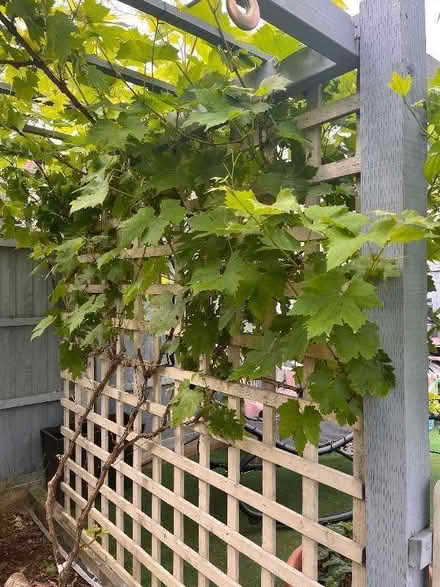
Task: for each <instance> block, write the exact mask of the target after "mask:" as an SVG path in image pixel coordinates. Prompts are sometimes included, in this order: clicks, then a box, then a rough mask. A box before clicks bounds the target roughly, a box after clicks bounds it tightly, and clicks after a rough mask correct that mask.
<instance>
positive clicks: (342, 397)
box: [308, 363, 361, 426]
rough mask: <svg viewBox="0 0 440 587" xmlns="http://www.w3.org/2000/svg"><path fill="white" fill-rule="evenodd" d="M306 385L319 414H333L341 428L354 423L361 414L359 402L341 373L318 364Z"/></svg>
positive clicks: (323, 364)
mask: <svg viewBox="0 0 440 587" xmlns="http://www.w3.org/2000/svg"><path fill="white" fill-rule="evenodd" d="M308 384H309V393H310V397H311V398H312V400H313V401H315V402H316V403H318V404H319V409H320V411H321V413H323V414H325V415H329V414H334V415H335V416H336V419H337V421H338V423H339V424H340V425H341V426H345V425H347V424H348V425H350V426H351V425H353V424H354V423H355V421H356V419H357V417H358V416H359V415H360V413H361V406H360V401H359V399H358V398H357V397H356V396H354V394H353V389H352V388H351V386H350V383H349V381H348V379H347V377H346V376H345V374H344V373H343V372H341V371H340V370H332V369H330V368H329V367H328V366H327V365H326V364H325V363H320V364H318V366H317V367H316V369H315V370H314V371H313V373H312V374H311V376H310V378H309V381H308Z"/></svg>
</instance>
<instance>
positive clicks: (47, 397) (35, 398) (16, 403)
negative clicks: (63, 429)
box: [0, 391, 62, 411]
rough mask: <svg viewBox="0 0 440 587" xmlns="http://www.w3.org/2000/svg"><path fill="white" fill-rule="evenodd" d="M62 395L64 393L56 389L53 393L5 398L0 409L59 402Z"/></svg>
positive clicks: (0, 402) (0, 404)
mask: <svg viewBox="0 0 440 587" xmlns="http://www.w3.org/2000/svg"><path fill="white" fill-rule="evenodd" d="M61 397H62V393H61V392H59V391H54V392H52V393H41V394H39V395H28V396H25V397H13V398H12V399H5V400H2V401H0V411H1V410H10V409H12V408H23V407H24V406H35V405H37V404H48V403H50V402H58V401H59V400H60V399H61Z"/></svg>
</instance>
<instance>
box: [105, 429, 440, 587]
mask: <svg viewBox="0 0 440 587" xmlns="http://www.w3.org/2000/svg"><path fill="white" fill-rule="evenodd" d="M429 436H430V444H431V450H433V451H437V452H438V453H439V454H431V471H432V474H431V496H432V488H433V486H434V484H435V482H436V481H438V480H440V428H435V429H434V430H432V431H430V434H429ZM212 458H213V459H214V460H218V461H225V460H226V454H225V451H215V452H213V453H212ZM320 462H321V463H322V464H325V465H327V466H329V467H332V468H335V469H338V470H340V471H344V472H346V473H351V471H352V465H351V463H350V461H348V460H347V459H346V458H344V457H342V456H340V455H338V454H330V455H326V456H323V457H321V459H320ZM144 472H145V473H146V474H147V475H151V470H150V469H149V468H146V469H145V471H144ZM162 483H163V485H164V486H165V487H167V488H168V489H170V490H172V489H173V468H172V467H171V466H170V465H167V464H164V465H163V466H162ZM241 483H242V484H244V485H246V486H247V487H249V488H251V489H253V490H254V491H258V492H261V472H258V471H256V472H252V473H247V474H246V475H245V476H243V477H242V479H241ZM301 495H302V491H301V477H300V476H299V475H296V474H295V473H292V472H290V471H287V470H286V469H281V468H278V469H277V501H278V502H279V503H281V504H283V505H285V506H287V507H289V508H291V509H293V510H295V511H298V512H300V511H301ZM125 497H126V499H128V500H129V501H131V500H132V490H131V487H130V486H129V485H127V486H126V491H125ZM185 499H187V500H188V501H190V502H191V503H194V504H197V500H198V480H197V479H196V478H195V477H193V476H192V475H189V474H187V473H186V474H185ZM161 503H162V506H161V523H162V526H163V527H164V528H166V529H167V530H169V531H170V532H172V531H173V508H172V507H171V506H170V505H168V504H167V503H166V502H164V501H162V502H161ZM319 505H320V515H321V516H327V515H331V514H335V513H338V512H345V511H348V510H350V509H351V507H352V500H351V499H350V498H349V497H348V496H346V495H345V494H343V493H341V492H339V491H336V490H334V489H331V488H329V487H326V486H325V485H320V488H319ZM142 509H143V511H144V512H145V513H146V514H147V515H148V516H151V494H149V493H148V492H147V491H145V490H144V491H143V493H142ZM226 509H227V496H226V494H225V493H223V492H222V491H220V490H218V489H216V488H215V487H211V492H210V513H211V515H212V516H214V517H216V518H217V519H218V520H220V521H221V522H223V523H226ZM109 514H110V518H111V519H112V521H114V516H115V510H114V507H112V504H110V508H109ZM124 526H125V532H126V534H128V535H129V536H132V520H131V518H130V517H129V516H128V515H125V523H124ZM240 533H241V534H242V535H243V536H245V537H246V538H248V539H249V540H252V541H253V542H255V543H257V544H261V523H259V522H258V523H255V522H252V521H250V520H249V518H248V516H247V515H246V514H244V513H243V512H241V511H240ZM184 536H185V543H186V544H187V545H188V546H190V547H191V548H193V549H194V550H197V549H198V526H197V524H196V523H195V522H194V521H192V520H190V519H189V518H187V517H184ZM300 542H301V536H300V535H299V534H298V533H297V532H294V531H293V530H287V529H282V528H280V527H278V529H277V556H278V557H279V558H281V559H282V560H287V559H288V557H289V555H290V553H291V552H292V550H293V549H294V548H296V546H298V545H299V544H300ZM111 546H112V550H114V549H115V544H114V541H112V542H111ZM142 546H143V548H144V549H145V550H146V552H148V553H151V534H150V533H149V532H147V531H146V530H144V529H142ZM161 555H162V559H161V564H162V565H163V566H164V567H165V568H166V569H167V570H168V571H170V572H172V568H173V567H172V565H173V553H172V551H171V550H170V549H169V548H168V547H166V546H165V545H162V551H161ZM210 561H211V563H213V564H214V565H215V566H217V567H218V568H219V569H221V570H222V571H224V572H226V564H227V548H226V544H225V543H224V542H223V541H222V540H221V539H220V538H218V537H217V536H214V535H212V534H211V535H210ZM125 563H126V568H127V569H130V568H131V566H132V560H131V555H130V554H129V553H127V554H126V561H125ZM260 574H261V571H260V566H259V565H258V564H257V563H255V562H253V561H251V560H250V559H248V558H247V557H245V556H244V555H240V585H242V586H243V587H255V586H256V585H259V584H260ZM184 584H185V586H186V587H195V586H196V585H197V573H196V571H195V570H194V569H193V567H191V566H190V565H189V564H187V563H186V562H185V563H184ZM275 584H276V586H277V587H281V586H282V585H283V583H282V582H281V581H276V583H275ZM142 585H143V587H149V586H150V585H151V575H150V572H149V571H148V570H147V569H144V568H143V569H142ZM212 585H213V584H212Z"/></svg>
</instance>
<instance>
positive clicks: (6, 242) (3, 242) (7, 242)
mask: <svg viewBox="0 0 440 587" xmlns="http://www.w3.org/2000/svg"><path fill="white" fill-rule="evenodd" d="M16 246H17V241H15V240H13V239H4V238H0V247H8V248H12V249H15V248H16Z"/></svg>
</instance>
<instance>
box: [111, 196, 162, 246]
mask: <svg viewBox="0 0 440 587" xmlns="http://www.w3.org/2000/svg"><path fill="white" fill-rule="evenodd" d="M154 218H155V216H154V210H153V208H150V207H149V206H147V207H145V208H141V209H140V210H138V211H137V212H136V214H135V215H134V216H132V217H131V218H128V219H127V220H124V222H123V223H122V224H121V226H120V227H119V241H120V246H121V247H122V248H124V247H127V246H128V245H129V244H131V243H132V242H133V241H134V240H135V239H137V238H138V239H142V237H143V235H144V234H145V232H146V231H147V230H148V228H149V227H150V225H151V224H152V222H153V221H154Z"/></svg>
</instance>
